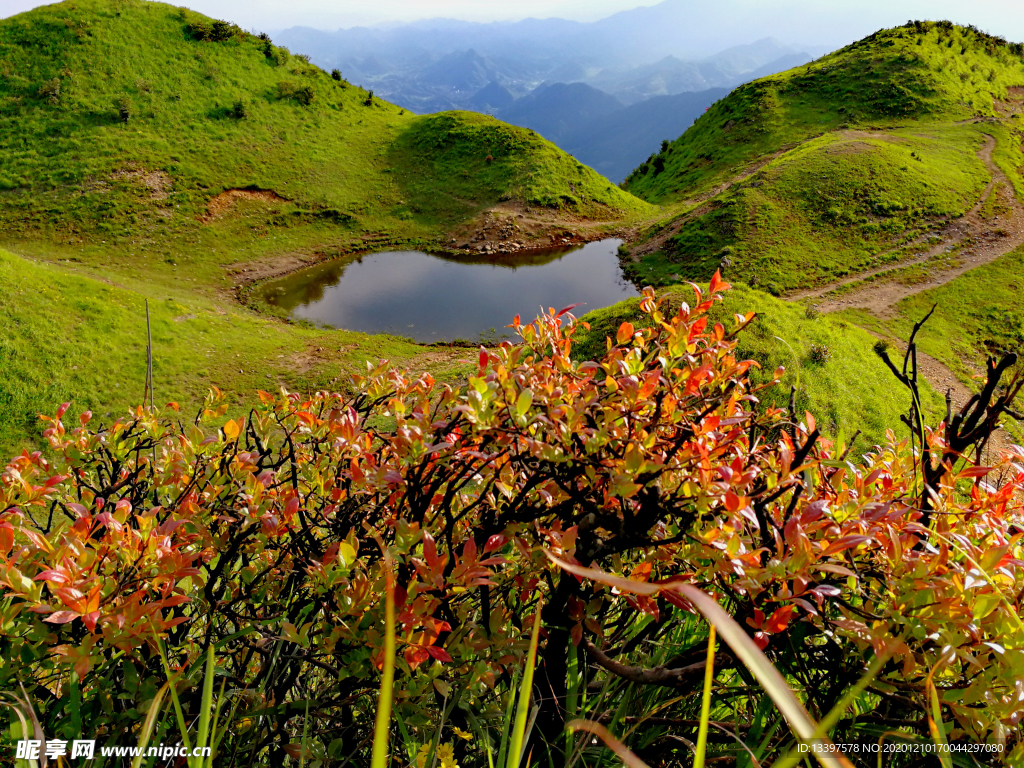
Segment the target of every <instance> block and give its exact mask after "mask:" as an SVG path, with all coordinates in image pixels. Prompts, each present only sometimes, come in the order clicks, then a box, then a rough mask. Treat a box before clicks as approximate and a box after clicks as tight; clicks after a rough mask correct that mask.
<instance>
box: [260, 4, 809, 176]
mask: <svg viewBox="0 0 1024 768" xmlns="http://www.w3.org/2000/svg"><path fill="white" fill-rule="evenodd" d="M681 8H683V5H681V4H680V3H679V2H677V0H668V1H667V2H665V3H662V4H661V5H658V6H653V7H652V8H637V9H634V10H633V11H627V12H624V13H620V14H616V15H615V16H613V17H611V19H606V20H604V21H602V22H596V23H593V24H581V23H578V22H571V21H565V20H561V19H543V20H537V19H528V20H526V21H521V22H517V23H514V24H476V23H471V22H462V21H452V20H447V19H432V20H427V21H421V22H415V23H411V24H400V25H390V26H380V27H373V28H366V27H357V28H353V29H343V30H338V31H336V32H325V31H321V30H316V29H310V28H308V27H294V28H292V29H288V30H285V31H283V32H280V33H278V34H277V35H275V40H276V41H277V42H279V43H281V44H284V45H287V46H288V47H289V48H291V49H292V50H293V51H295V52H297V53H303V54H307V55H309V56H310V58H311V59H312V60H313V61H314V62H315V63H317V64H319V65H320V66H321V67H323V68H325V69H334V68H337V69H340V70H341V71H342V74H343V76H344V77H345V78H346V79H348V80H350V81H352V82H354V83H357V84H359V85H362V86H363V87H365V88H372V89H373V90H374V92H375V93H376V94H378V95H379V96H381V97H383V98H385V99H387V100H389V101H391V102H393V103H395V104H398V105H400V106H402V107H405V108H406V109H408V110H410V111H412V112H417V113H431V112H441V111H445V110H451V109H467V110H472V111H476V112H484V113H487V114H492V115H494V116H496V117H498V118H500V119H501V120H503V121H505V122H508V123H512V124H514V125H520V126H523V127H526V128H532V129H533V130H535V131H537V132H538V133H540V134H541V135H542V136H544V137H545V138H547V139H550V140H551V141H553V142H554V143H555V144H557V145H558V146H559V147H561V148H562V149H565V150H566V151H568V152H571V153H572V154H574V155H575V156H576V157H577V158H578V159H580V160H581V161H582V162H584V163H586V164H588V165H590V166H592V167H594V168H596V169H598V170H600V171H601V173H603V174H604V175H606V176H607V177H608V178H610V179H612V180H613V181H621V180H622V179H624V178H625V177H626V175H628V174H629V172H630V171H632V170H633V169H634V168H635V167H636V166H637V165H639V164H640V163H641V162H642V161H643V160H644V159H645V158H646V157H648V156H649V155H650V154H651V153H652V152H655V151H656V150H657V147H658V145H659V143H660V142H661V141H662V140H663V139H665V138H668V137H674V136H678V135H679V134H680V133H681V132H682V131H683V130H685V129H686V127H687V126H688V125H690V124H692V122H693V121H694V119H695V118H696V117H698V116H699V115H700V114H701V113H702V112H704V110H706V109H707V108H708V107H709V106H710V105H711V104H713V103H714V102H715V101H716V100H718V99H719V98H721V97H722V96H724V95H725V94H726V93H727V92H728V91H729V90H731V89H732V88H734V87H736V86H737V85H740V84H741V83H744V82H747V81H749V80H752V79H756V78H759V77H763V76H765V75H769V74H774V73H776V72H781V71H783V70H786V69H789V68H791V67H794V66H798V65H800V64H804V63H806V62H808V61H810V60H812V59H813V58H814V55H815V54H818V53H821V52H823V51H822V50H821V49H818V48H813V47H812V48H802V47H794V46H791V45H786V44H783V43H781V42H779V41H778V40H775V39H773V38H763V39H760V40H757V41H756V42H753V43H750V44H745V45H738V46H732V47H730V48H727V49H725V50H723V51H720V52H719V53H716V54H714V55H712V56H704V57H698V58H694V57H692V56H690V55H688V53H689V52H690V51H700V50H702V46H705V45H707V43H706V41H704V40H702V39H701V38H700V37H699V36H698V35H696V34H695V33H694V31H693V30H692V29H690V28H689V27H686V29H682V28H680V27H679V26H678V21H679V20H678V18H675V17H674V16H673V14H675V15H676V16H678V12H679V11H680V9H681ZM659 19H660V21H659ZM612 20H615V21H614V23H612ZM661 23H675V24H676V25H677V31H678V32H679V34H677V35H675V36H667V37H666V35H664V34H663V30H661V28H660V27H658V24H661ZM613 29H614V30H617V31H616V32H615V34H612V30H613ZM680 30H682V31H680Z"/></svg>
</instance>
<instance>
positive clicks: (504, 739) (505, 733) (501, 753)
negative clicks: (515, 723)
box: [498, 677, 517, 766]
mask: <svg viewBox="0 0 1024 768" xmlns="http://www.w3.org/2000/svg"><path fill="white" fill-rule="evenodd" d="M516 682H517V681H516V679H515V678H514V677H513V679H512V685H511V686H509V694H508V705H507V706H506V707H505V718H504V719H503V720H502V721H501V722H502V729H501V745H500V746H499V747H498V765H500V766H504V765H506V763H507V761H506V757H507V755H508V741H509V738H510V737H511V736H512V712H513V711H514V709H515V705H516V690H517V686H516Z"/></svg>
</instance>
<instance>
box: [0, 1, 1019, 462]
mask: <svg viewBox="0 0 1024 768" xmlns="http://www.w3.org/2000/svg"><path fill="white" fill-rule="evenodd" d="M951 41H952V42H951ZM1015 56H1016V54H1014V53H1012V52H1011V51H1008V50H1007V48H1006V46H1000V45H995V44H993V43H991V41H990V40H989V39H988V38H986V37H985V36H983V35H979V34H977V33H975V32H973V31H971V30H966V29H961V28H957V27H946V26H943V25H941V24H926V25H923V26H921V27H920V28H902V29H897V30H885V31H882V32H879V33H877V34H876V35H873V36H871V37H869V38H867V39H866V40H864V41H861V42H859V43H857V44H854V45H852V46H848V47H847V48H845V49H843V50H841V51H837V52H836V53H835V54H831V55H830V56H826V57H824V58H822V59H820V60H818V61H816V62H813V63H811V64H809V65H806V66H804V67H800V68H797V69H795V70H791V71H789V72H786V73H782V74H780V75H775V76H772V77H769V78H765V79H763V80H759V81H757V82H755V83H752V84H748V85H746V86H742V87H741V88H739V89H737V90H736V91H734V92H733V93H732V94H730V95H729V96H728V97H726V98H724V99H723V100H721V101H720V102H718V103H716V104H715V105H714V106H713V107H712V108H711V109H710V110H709V111H708V112H707V113H706V114H705V115H704V116H702V117H701V118H700V119H699V120H698V121H697V122H696V124H695V125H694V126H693V127H692V128H691V129H690V130H688V131H687V132H686V133H685V134H683V136H681V137H680V138H679V139H678V140H676V141H674V142H670V143H669V146H668V147H667V148H666V149H665V150H664V151H663V152H662V153H661V154H659V155H657V156H656V157H652V159H651V160H649V161H648V162H647V163H645V164H644V165H642V166H641V167H640V168H639V169H637V171H636V172H635V173H634V174H633V175H632V176H631V177H630V178H629V179H628V180H627V183H626V184H625V185H624V186H625V190H623V189H620V188H618V187H617V186H615V185H613V184H611V183H610V182H608V181H607V180H606V179H604V178H603V177H601V176H599V175H598V174H596V173H594V172H593V171H592V170H591V169H589V168H587V167H586V166H583V165H582V164H580V163H579V162H577V161H576V160H575V159H573V158H571V157H570V156H568V155H566V154H565V153H563V152H561V151H560V150H558V149H557V148H556V147H555V146H554V145H553V144H551V143H550V142H547V141H546V140H544V139H543V138H542V137H540V136H538V135H537V134H536V133H534V132H533V131H530V130H527V129H521V128H516V127H512V126H508V125H505V124H502V123H500V122H498V121H496V120H494V119H492V118H489V117H486V116H483V115H477V114H473V113H468V112H452V113H442V114H439V115H426V116H418V115H413V114H411V113H408V112H406V111H405V110H402V109H400V108H399V107H396V106H394V105H391V104H388V103H387V102H384V101H381V100H380V99H378V98H376V97H371V95H370V94H369V93H368V92H365V91H363V90H361V89H359V88H356V87H354V86H352V85H350V84H349V83H347V82H346V81H345V80H344V79H343V78H341V77H340V75H339V76H338V77H334V76H332V75H331V74H328V73H326V72H323V71H322V70H320V69H318V68H317V67H315V66H313V65H311V64H310V63H309V61H308V59H307V58H306V57H303V56H301V55H294V54H292V53H291V52H289V51H287V50H286V49H283V48H280V47H278V46H275V45H273V43H272V42H271V41H270V40H269V39H267V38H266V37H265V36H260V37H257V36H254V35H252V34H249V33H246V32H243V31H241V30H239V29H237V28H233V27H230V25H224V24H221V26H220V27H218V26H217V23H215V22H213V21H212V20H210V19H206V18H205V17H202V16H200V15H199V14H195V13H193V12H191V11H188V10H185V9H180V8H174V7H171V6H166V5H162V4H159V3H144V2H140V1H136V0H123V1H122V2H119V3H117V4H110V3H105V2H99V0H83V1H82V2H73V3H71V2H65V3H58V4H55V5H51V6H45V7H42V8H39V9H36V10H35V11H32V12H31V13H27V14H21V15H19V16H16V17H13V18H11V19H7V20H4V21H3V22H0V129H2V130H0V152H2V154H0V157H2V158H3V159H2V160H0V245H6V246H7V248H8V250H9V251H10V252H9V253H5V254H4V255H3V262H2V264H3V268H4V270H5V272H6V273H7V274H8V275H9V282H10V284H11V285H13V286H16V289H15V290H14V291H12V297H13V298H12V300H11V301H9V302H7V303H6V304H5V306H4V310H3V312H4V313H5V316H6V318H8V320H9V322H10V323H11V327H14V328H17V334H18V335H16V336H13V337H12V338H11V339H10V340H9V342H8V343H6V346H5V359H4V362H5V363H6V365H5V371H6V372H5V373H4V377H5V378H4V381H5V388H4V395H3V398H4V399H3V406H2V408H3V411H2V415H0V422H2V424H3V427H2V432H0V445H6V446H14V445H20V444H22V443H24V441H25V440H29V439H30V438H29V437H28V435H31V433H32V431H33V426H32V423H33V419H34V414H35V413H36V412H45V411H47V410H50V409H52V404H53V402H54V401H59V400H64V399H72V400H74V401H75V402H76V403H80V404H81V405H80V407H81V408H82V409H85V408H90V409H92V410H96V411H98V412H103V413H112V412H115V411H116V410H117V409H118V408H124V407H125V406H127V405H130V404H134V403H136V402H137V400H138V399H139V397H140V396H141V389H140V388H139V386H138V385H139V383H140V382H142V381H143V376H142V370H143V366H144V361H145V354H144V345H143V344H142V342H141V338H142V336H141V335H140V334H141V333H142V330H143V328H144V322H143V316H144V312H143V307H144V302H145V299H147V298H148V299H149V301H150V306H151V310H152V314H153V319H154V327H155V329H156V338H155V340H154V341H155V347H156V374H157V381H158V384H159V388H158V391H160V392H166V393H167V394H168V397H167V398H166V399H175V400H179V401H181V402H182V404H183V406H189V407H195V406H196V405H197V404H198V403H199V402H200V401H201V400H202V397H203V395H204V393H205V391H206V389H207V388H208V387H209V386H210V385H215V386H218V387H221V388H222V389H227V390H229V391H230V392H232V393H233V394H242V393H246V392H251V391H252V390H253V389H255V388H258V387H260V386H267V383H268V382H272V383H274V384H275V385H277V384H284V385H286V386H297V387H303V388H308V389H313V388H316V387H320V386H327V385H328V384H332V383H333V384H337V382H339V381H341V380H342V379H344V376H342V372H345V371H350V370H354V368H355V367H356V365H355V364H356V362H358V361H360V360H362V359H365V358H366V357H370V356H387V357H392V358H395V359H399V360H408V361H420V360H423V361H430V364H431V365H433V366H435V368H437V369H438V370H440V371H441V373H442V375H444V373H445V372H447V373H450V374H451V375H457V374H458V372H460V371H462V368H461V367H460V366H459V365H458V364H457V363H453V362H452V358H451V356H450V355H449V356H445V355H442V354H440V353H436V352H422V348H418V347H416V346H413V345H411V344H408V343H407V342H405V341H402V340H397V339H388V338H384V339H378V338H376V337H368V336H362V335H360V334H350V333H347V332H344V331H328V330H322V329H314V328H312V327H307V326H304V325H296V324H292V323H288V322H285V321H284V320H283V319H282V318H279V317H274V316H273V313H266V312H265V310H267V307H265V306H263V305H261V304H259V302H255V303H252V304H251V305H247V304H246V303H245V302H246V301H247V299H246V296H247V295H248V288H249V287H250V286H252V285H254V284H255V283H257V282H258V281H259V280H260V279H262V278H263V277H265V276H271V275H273V274H279V273H280V272H281V271H286V270H289V269H296V268H300V267H302V266H303V265H305V264H307V263H311V262H314V261H317V260H323V259H326V258H331V257H337V256H345V255H348V254H352V253H355V252H359V251H363V250H368V249H373V248H379V247H382V246H384V245H387V246H391V247H394V246H399V247H401V246H417V245H418V246H423V245H427V246H429V245H430V244H432V243H437V242H439V241H440V240H441V238H443V237H445V235H446V233H449V232H451V231H453V229H454V228H455V227H457V226H459V225H462V224H464V223H465V222H467V221H470V220H472V219H473V218H474V217H476V216H478V215H480V214H481V213H482V212H484V211H486V210H488V209H489V208H491V207H492V206H495V205H499V204H503V203H508V202H510V201H512V202H515V203H518V204H521V205H523V206H526V207H528V208H529V207H535V208H540V209H543V210H547V211H551V212H553V213H554V214H555V215H559V216H563V217H564V220H565V221H566V223H567V225H570V226H571V225H572V223H573V222H574V221H581V220H592V221H597V222H613V223H614V222H618V223H619V224H627V225H630V226H633V227H639V230H640V237H639V241H640V243H641V244H642V243H643V241H644V240H645V239H646V240H647V241H648V242H652V241H659V242H660V247H654V248H648V249H647V252H646V253H645V254H644V255H643V256H642V257H641V258H640V259H639V260H637V261H635V262H633V261H630V260H628V259H627V260H626V264H625V267H626V273H627V275H628V276H629V277H631V278H632V279H633V280H634V282H636V283H637V284H638V285H643V284H653V285H666V284H673V283H678V282H680V281H685V280H687V279H696V280H706V279H707V278H708V277H709V276H710V274H711V273H712V272H714V270H715V269H718V268H722V269H723V271H724V273H725V274H726V276H727V277H730V278H731V279H739V280H743V281H744V282H745V283H746V286H744V287H742V288H738V289H737V291H736V292H735V293H734V294H733V296H732V297H731V299H730V301H731V302H732V303H733V304H734V305H735V310H736V311H749V310H755V311H758V312H760V313H762V317H760V318H759V319H758V321H757V322H756V323H755V324H754V326H753V327H752V328H750V329H749V330H748V331H747V333H746V339H745V341H744V343H745V344H746V345H747V346H746V347H745V349H747V350H748V352H749V354H750V356H752V357H754V358H756V359H758V360H759V362H761V364H762V365H763V366H764V367H765V369H768V370H771V369H774V368H775V367H776V366H777V365H785V366H786V367H787V369H788V370H789V373H788V374H787V384H793V385H797V386H798V388H799V390H800V391H799V392H798V395H797V400H798V405H799V407H800V409H804V408H808V409H810V410H812V411H815V412H818V413H820V414H821V417H820V418H821V421H822V423H823V425H825V427H826V429H827V430H829V431H830V432H832V433H837V432H838V431H840V430H846V431H847V432H848V433H852V432H853V431H855V430H856V429H858V428H860V429H862V430H863V432H864V434H865V440H868V441H871V442H878V441H880V440H881V439H882V437H883V436H884V429H885V425H887V424H888V425H891V424H894V423H896V415H897V413H898V412H899V408H901V407H902V405H899V403H900V402H901V401H899V398H898V395H897V390H896V388H895V386H893V387H891V388H890V387H888V385H886V386H884V387H881V388H879V386H878V385H877V382H878V381H879V375H880V372H881V375H882V376H884V375H885V371H884V369H882V368H880V363H879V361H878V359H877V356H876V355H874V353H873V352H872V350H871V346H872V344H873V342H872V340H871V339H870V337H868V336H867V335H864V334H862V333H861V332H860V331H859V330H857V329H855V328H853V327H852V326H850V325H847V324H845V323H847V321H846V320H835V319H821V318H819V319H812V318H811V317H810V316H809V315H806V314H805V312H804V309H803V308H802V307H791V306H789V305H786V304H785V303H782V302H779V301H777V300H775V299H772V298H771V297H770V296H768V295H766V293H770V294H784V293H785V292H787V291H790V290H792V289H794V288H797V287H800V286H806V285H818V284H821V283H827V282H828V281H830V280H834V279H836V278H839V277H842V276H845V275H853V274H857V273H859V272H862V271H866V270H869V269H873V268H876V267H878V266H879V265H884V264H887V263H890V262H892V263H896V262H898V261H899V260H900V259H902V258H905V257H906V256H907V255H908V254H909V253H913V252H914V249H915V248H916V247H919V246H918V245H915V243H919V242H920V241H921V239H922V238H927V235H928V233H929V231H930V230H931V229H933V228H935V227H938V226H939V225H940V224H941V223H943V222H947V221H950V220H955V219H956V218H957V217H958V216H960V215H962V214H963V212H964V211H965V210H967V209H969V208H970V207H971V206H972V205H974V203H975V202H976V200H977V198H978V196H979V194H980V193H981V190H982V189H983V188H984V187H985V185H986V183H987V181H988V174H987V171H986V168H985V164H984V163H983V162H982V161H981V160H980V159H979V157H978V151H979V148H980V147H981V146H982V144H983V143H984V142H985V141H986V140H987V137H988V136H994V137H995V138H996V140H997V142H996V149H995V151H994V153H993V161H994V162H995V163H997V164H998V165H999V167H1000V168H1001V169H1003V170H1004V173H1005V174H1006V176H1007V178H1008V179H1010V180H1011V182H1012V184H1013V185H1014V186H1015V188H1017V189H1018V191H1019V187H1018V185H1021V186H1024V184H1022V182H1021V176H1020V173H1019V168H1020V166H1021V165H1022V163H1024V158H1022V156H1021V150H1020V141H1019V135H1018V132H1019V129H1018V127H1017V126H1016V125H1015V124H1014V120H1015V119H1016V118H1012V119H1011V118H1009V117H1007V116H1006V115H1005V114H1004V112H1005V109H1004V107H1003V106H1002V105H1003V101H1000V99H1006V100H1008V101H1006V103H1007V104H1010V103H1011V102H1012V98H1011V97H1012V96H1013V92H1012V84H1013V83H1015V82H1016V81H1017V79H1021V78H1024V74H1022V73H1024V67H1022V66H1021V65H1020V63H1019V56H1018V57H1017V58H1014V57H1015ZM954 58H955V60H954ZM993 99H996V101H993ZM978 115H987V116H991V121H989V122H986V123H982V124H978V123H969V122H965V121H967V120H968V119H971V118H976V117H977V116H978ZM1000 117H1004V118H1006V119H1005V120H1003V122H998V121H997V119H998V118H1000ZM733 180H736V183H731V182H732V181H733ZM633 193H635V195H638V196H639V197H637V196H634V194H633ZM640 198H644V200H642V199H640ZM654 204H657V205H661V206H664V210H659V209H658V208H657V207H655V205H654ZM652 221H657V223H656V224H655V226H654V227H652V228H649V229H647V230H645V229H644V227H645V226H650V224H649V223H650V222H652ZM645 222H647V223H645ZM15 254H17V255H15ZM747 286H749V287H747ZM90 296H93V297H94V298H89V297H90ZM99 296H103V297H105V298H104V299H103V300H100V299H98V298H95V297H99ZM240 299H241V301H240ZM630 307H631V305H629V304H627V305H626V306H619V307H615V308H610V309H608V310H604V311H601V312H598V313H597V315H596V316H595V317H597V318H600V319H601V320H600V322H597V323H596V324H595V326H594V327H595V331H593V332H592V333H591V335H590V341H588V342H587V344H584V346H583V347H581V349H587V348H590V347H594V349H597V348H598V347H599V346H600V344H599V342H600V340H601V338H602V337H601V336H600V334H601V333H603V332H605V331H608V330H614V328H613V327H612V325H613V321H614V320H616V319H618V318H619V317H620V316H628V315H629V314H630V313H631V311H633V310H631V308H630ZM900 328H902V326H900ZM892 332H893V333H896V332H898V329H897V328H896V326H894V327H893V330H892ZM1007 333H1011V331H1007ZM1011 335H1012V334H1011ZM77 338H81V339H83V342H82V343H83V348H82V349H77V348H72V347H73V340H74V339H77ZM310 350H312V352H311V351H310ZM317 350H319V351H317ZM334 350H338V352H337V353H336V354H335V352H334ZM815 350H816V351H815ZM281 361H284V362H281ZM416 364H418V363H416ZM438 370H435V373H437V372H438ZM121 378H123V379H124V380H125V381H124V383H122V382H121V381H120V379H121ZM131 382H134V385H132V384H130V383H131ZM893 384H894V382H893ZM132 386H134V389H132ZM76 407H77V406H76Z"/></svg>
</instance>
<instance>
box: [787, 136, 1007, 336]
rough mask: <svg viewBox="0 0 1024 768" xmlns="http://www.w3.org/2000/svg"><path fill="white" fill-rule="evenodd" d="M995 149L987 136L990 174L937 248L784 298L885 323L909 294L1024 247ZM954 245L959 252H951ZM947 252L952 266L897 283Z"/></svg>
mask: <svg viewBox="0 0 1024 768" xmlns="http://www.w3.org/2000/svg"><path fill="white" fill-rule="evenodd" d="M995 146H996V140H995V139H994V138H993V137H991V136H989V137H988V138H987V139H986V141H985V146H984V147H982V148H981V149H980V150H978V157H979V158H981V160H982V161H983V162H984V163H985V166H986V167H987V168H988V170H989V173H990V174H991V180H990V181H989V183H988V185H987V186H986V187H985V191H984V192H983V193H982V195H981V198H980V199H979V200H978V202H977V204H976V205H975V206H974V207H973V208H972V209H971V210H970V211H968V212H967V213H966V214H964V215H963V216H961V217H960V218H958V219H956V220H954V221H952V222H950V223H948V224H947V225H946V226H945V227H944V228H943V229H942V230H941V231H940V232H939V234H938V236H939V238H940V241H939V242H938V243H937V244H936V245H934V246H932V247H931V248H929V249H928V250H927V251H925V252H924V253H922V254H920V255H919V256H916V257H914V258H912V259H907V260H905V261H902V262H899V263H896V264H892V265H889V266H886V267H882V268H880V269H876V270H871V271H869V272H861V273H859V274H857V275H854V276H853V277H849V278H844V279H843V280H838V281H836V282H834V283H830V284H829V285H826V286H822V287H820V288H814V289H810V290H805V291H798V292H795V293H792V294H790V295H789V296H787V297H786V298H787V299H789V300H790V301H806V300H808V299H819V298H820V299H822V301H821V302H818V303H816V304H815V306H816V307H817V309H818V311H819V312H823V313H828V312H836V311H838V310H841V309H867V310H868V311H870V312H871V313H872V314H874V315H876V316H877V317H880V318H883V319H887V318H891V317H893V315H894V308H895V306H896V304H897V303H899V302H900V301H902V300H903V299H905V298H907V297H908V296H913V295H914V294H917V293H921V292H922V291H925V290H928V289H929V288H935V287H937V286H940V285H944V284H946V283H948V282H949V281H951V280H953V279H954V278H957V277H959V276H960V275H962V274H964V273H965V272H968V271H969V270H972V269H974V268H975V267H980V266H981V265H983V264H988V263H989V262H992V261H995V260H996V259H998V258H999V257H1000V256H1003V255H1005V254H1007V253H1009V252H1010V251H1012V250H1013V249H1014V248H1016V247H1018V246H1019V245H1021V244H1022V243H1024V206H1022V205H1021V203H1020V201H1018V200H1017V197H1016V195H1015V193H1014V190H1013V185H1012V184H1011V183H1010V181H1009V179H1007V178H1006V176H1005V175H1004V174H1003V172H1002V171H1001V170H999V168H998V167H997V166H996V164H995V163H994V162H993V161H992V151H993V150H994V149H995ZM989 216H990V217H989ZM925 237H928V235H926V236H925ZM958 246H959V251H958V252H956V253H953V252H954V250H955V249H956V248H957V247H958ZM947 253H952V254H953V259H952V261H953V263H952V264H951V265H948V266H941V265H936V266H937V268H936V269H934V270H933V271H931V272H930V273H929V274H928V275H927V279H925V280H918V281H915V282H913V283H910V282H901V281H900V280H899V277H900V274H901V273H902V272H903V271H904V270H906V269H907V268H908V267H914V266H920V265H924V264H928V263H929V262H933V261H935V260H937V259H940V258H941V257H943V256H944V255H945V254H947ZM865 281H868V282H865ZM857 283H865V284H864V285H862V286H860V287H857V288H854V289H852V290H851V291H849V292H847V293H841V292H840V293H836V292H837V291H839V289H842V288H844V287H846V286H850V285H855V284H857ZM832 294H834V295H832Z"/></svg>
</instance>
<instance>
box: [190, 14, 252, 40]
mask: <svg viewBox="0 0 1024 768" xmlns="http://www.w3.org/2000/svg"><path fill="white" fill-rule="evenodd" d="M185 30H186V32H188V35H189V37H191V38H192V39H193V40H199V41H201V42H209V43H223V42H225V41H227V40H230V39H231V38H233V37H234V36H235V35H241V34H242V30H241V29H240V28H239V27H237V26H236V25H234V24H232V23H230V22H227V21H212V22H211V21H207V20H206V19H195V20H193V21H190V22H188V23H187V24H186V25H185Z"/></svg>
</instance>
